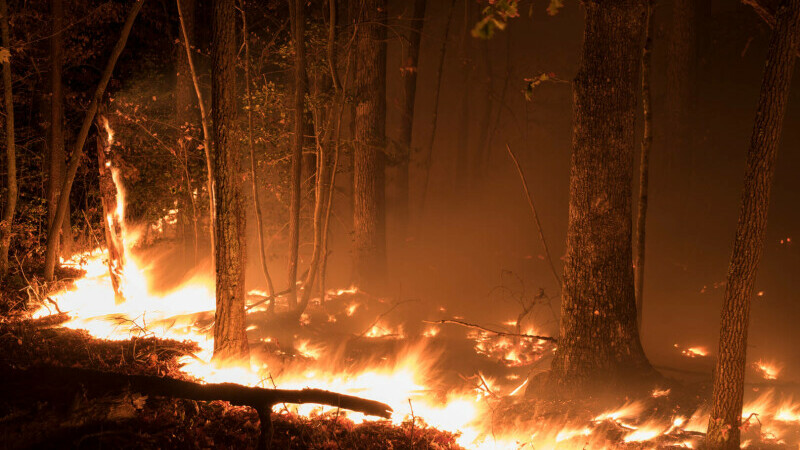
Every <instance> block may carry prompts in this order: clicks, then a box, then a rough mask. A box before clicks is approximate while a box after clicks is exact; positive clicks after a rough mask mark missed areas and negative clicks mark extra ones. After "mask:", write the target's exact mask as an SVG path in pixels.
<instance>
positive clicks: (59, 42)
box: [47, 0, 72, 257]
mask: <svg viewBox="0 0 800 450" xmlns="http://www.w3.org/2000/svg"><path fill="white" fill-rule="evenodd" d="M50 15H51V18H52V28H51V31H50V32H51V34H52V35H51V36H50V120H49V122H50V129H49V133H48V135H47V137H48V143H47V153H48V154H47V171H48V176H47V226H48V227H50V225H52V223H53V219H54V218H55V216H56V209H57V208H58V197H59V195H60V194H61V185H62V184H63V183H64V173H65V172H66V170H67V156H66V153H65V152H64V89H63V86H62V83H61V69H62V66H63V65H64V37H63V35H62V28H63V27H64V5H63V2H62V0H50ZM69 216H70V213H69V205H67V213H66V215H65V216H64V222H63V226H62V228H61V236H60V237H59V244H60V245H59V246H58V250H57V255H56V257H58V256H62V255H63V256H69V254H70V252H71V251H72V225H71V223H70V220H69V218H70V217H69Z"/></svg>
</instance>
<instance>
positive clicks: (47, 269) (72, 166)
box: [44, 0, 144, 281]
mask: <svg viewBox="0 0 800 450" xmlns="http://www.w3.org/2000/svg"><path fill="white" fill-rule="evenodd" d="M143 3H144V0H137V1H136V3H134V4H133V6H132V7H131V9H130V11H129V12H128V17H127V18H126V19H125V24H124V25H123V26H122V31H121V32H120V37H119V40H118V41H117V44H116V45H115V46H114V49H113V50H112V51H111V56H109V58H108V62H107V63H106V67H105V69H103V75H102V76H101V78H100V81H99V82H98V83H97V87H96V89H95V91H94V95H93V96H92V101H91V103H89V109H88V110H87V111H86V115H85V116H84V118H83V124H82V125H81V129H80V131H79V132H78V137H77V139H76V140H75V146H74V147H73V149H72V155H71V157H70V160H69V165H68V166H67V173H66V176H65V178H64V184H63V185H62V187H61V194H60V195H59V197H58V208H57V209H56V215H55V217H54V218H53V223H52V224H50V228H49V229H48V231H47V250H46V253H45V262H44V277H45V280H47V281H52V280H53V273H54V271H55V266H56V260H57V253H58V233H59V231H60V230H61V227H62V224H63V223H64V217H65V216H66V213H67V209H68V207H69V194H70V191H71V190H72V182H73V181H75V174H76V173H77V172H78V166H79V165H80V163H81V159H82V158H83V145H84V144H85V143H86V138H87V137H88V135H89V128H91V126H92V122H94V116H95V114H96V113H97V107H98V106H99V104H100V100H101V99H102V97H103V94H104V93H105V91H106V86H107V85H108V81H109V80H110V79H111V75H112V74H113V73H114V66H115V65H116V64H117V59H119V55H120V54H122V50H123V49H124V48H125V43H126V42H127V41H128V36H129V35H130V32H131V28H133V22H134V21H135V20H136V16H138V15H139V10H141V9H142V4H143Z"/></svg>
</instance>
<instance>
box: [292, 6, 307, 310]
mask: <svg viewBox="0 0 800 450" xmlns="http://www.w3.org/2000/svg"><path fill="white" fill-rule="evenodd" d="M289 6H290V8H291V9H292V11H293V13H292V17H293V18H294V26H293V27H292V28H293V30H294V52H295V54H294V58H295V59H294V63H295V67H294V69H295V74H294V75H295V76H294V81H295V85H294V109H295V111H294V146H293V149H292V168H291V197H290V200H289V271H288V272H289V273H288V284H289V286H288V289H289V297H288V300H289V307H290V308H291V309H297V265H298V260H299V251H300V248H299V247H300V202H301V200H302V181H303V180H302V176H303V139H304V138H305V121H304V117H303V110H304V109H305V95H306V51H305V28H306V27H305V14H304V9H305V2H304V1H303V0H289Z"/></svg>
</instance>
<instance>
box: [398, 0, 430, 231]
mask: <svg viewBox="0 0 800 450" xmlns="http://www.w3.org/2000/svg"><path fill="white" fill-rule="evenodd" d="M427 3H428V1H427V0H415V1H414V9H413V12H412V13H411V22H410V24H409V27H408V28H409V31H408V35H407V37H406V41H407V42H405V45H403V53H402V56H401V58H402V60H401V67H400V76H401V78H402V80H403V95H402V97H400V125H399V130H398V133H397V134H398V136H397V143H398V146H399V147H400V157H399V164H398V170H397V192H398V205H397V223H398V229H399V234H400V237H401V239H403V240H405V238H406V234H407V232H408V218H409V202H410V197H409V177H410V173H409V167H410V164H409V163H410V161H411V154H412V151H411V144H412V136H413V129H414V106H415V104H416V102H415V99H416V95H417V72H418V70H419V45H420V41H421V40H422V26H423V24H424V23H425V9H426V6H427Z"/></svg>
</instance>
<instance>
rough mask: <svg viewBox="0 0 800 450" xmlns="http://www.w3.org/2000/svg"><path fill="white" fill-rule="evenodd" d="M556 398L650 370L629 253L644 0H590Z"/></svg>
mask: <svg viewBox="0 0 800 450" xmlns="http://www.w3.org/2000/svg"><path fill="white" fill-rule="evenodd" d="M583 3H584V6H585V8H586V24H585V31H584V42H583V50H582V56H581V64H580V68H579V71H578V74H577V75H576V77H575V80H574V81H573V95H574V121H575V122H574V131H573V141H572V142H573V153H572V167H571V171H570V201H569V222H568V228H567V255H566V256H567V257H566V261H565V265H564V267H565V269H564V286H563V289H562V293H563V300H562V304H561V326H560V334H561V336H560V338H559V346H558V349H557V350H556V354H555V356H554V360H553V365H552V373H551V382H552V384H553V387H554V388H555V389H556V392H561V393H563V394H564V395H570V394H572V393H578V392H580V391H582V390H583V389H584V388H591V387H593V386H597V385H602V386H604V387H605V388H612V387H614V386H617V387H624V386H623V383H625V382H626V381H627V380H629V379H636V378H642V375H645V374H649V373H651V371H652V368H651V366H650V364H649V362H648V361H647V358H646V357H645V355H644V351H643V349H642V346H641V343H640V341H639V333H638V331H637V328H636V302H635V298H634V286H633V264H632V260H631V259H632V256H631V237H632V236H631V198H632V192H631V185H632V178H633V147H634V142H635V127H634V121H635V116H636V93H637V92H636V91H637V89H636V85H637V81H638V75H639V67H640V62H641V55H642V51H641V50H642V36H643V31H644V19H645V13H646V11H645V0H607V1H596V0H585V1H584V2H583Z"/></svg>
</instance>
